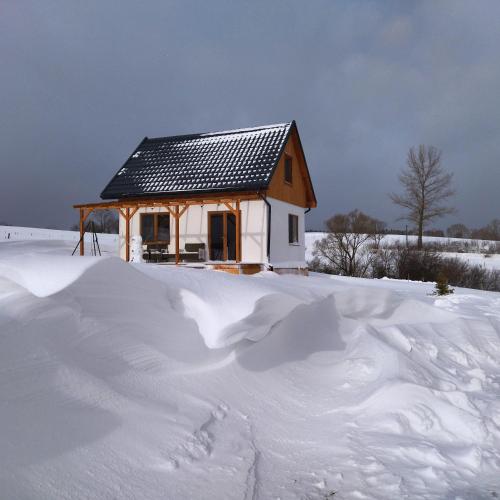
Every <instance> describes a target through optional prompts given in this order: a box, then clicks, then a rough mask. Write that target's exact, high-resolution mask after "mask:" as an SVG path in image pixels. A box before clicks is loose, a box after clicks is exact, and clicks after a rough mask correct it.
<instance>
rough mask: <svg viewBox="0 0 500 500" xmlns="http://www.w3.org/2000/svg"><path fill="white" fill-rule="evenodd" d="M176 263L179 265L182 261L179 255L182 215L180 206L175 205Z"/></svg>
mask: <svg viewBox="0 0 500 500" xmlns="http://www.w3.org/2000/svg"><path fill="white" fill-rule="evenodd" d="M174 217H175V263H176V264H179V262H180V260H181V256H180V253H179V230H180V229H179V227H180V224H179V219H180V214H179V205H175V216H174Z"/></svg>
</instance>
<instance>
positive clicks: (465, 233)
mask: <svg viewBox="0 0 500 500" xmlns="http://www.w3.org/2000/svg"><path fill="white" fill-rule="evenodd" d="M446 236H448V237H449V238H470V230H469V228H468V227H467V226H466V225H465V224H461V223H459V224H452V225H451V226H450V227H449V228H448V229H447V230H446Z"/></svg>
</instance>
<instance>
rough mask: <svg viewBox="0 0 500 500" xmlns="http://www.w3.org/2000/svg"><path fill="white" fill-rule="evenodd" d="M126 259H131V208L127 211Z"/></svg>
mask: <svg viewBox="0 0 500 500" xmlns="http://www.w3.org/2000/svg"><path fill="white" fill-rule="evenodd" d="M125 214H126V215H125V260H126V261H127V262H129V261H130V208H128V207H127V209H126V211H125Z"/></svg>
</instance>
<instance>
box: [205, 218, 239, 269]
mask: <svg viewBox="0 0 500 500" xmlns="http://www.w3.org/2000/svg"><path fill="white" fill-rule="evenodd" d="M236 238H237V236H236V216H235V215H234V214H233V213H232V212H229V211H227V212H226V211H225V212H209V213H208V245H209V252H210V260H236Z"/></svg>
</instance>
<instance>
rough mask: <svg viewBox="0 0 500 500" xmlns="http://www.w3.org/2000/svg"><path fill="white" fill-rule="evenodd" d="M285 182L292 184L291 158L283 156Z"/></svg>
mask: <svg viewBox="0 0 500 500" xmlns="http://www.w3.org/2000/svg"><path fill="white" fill-rule="evenodd" d="M285 182H287V183H288V184H291V183H292V157H291V156H285Z"/></svg>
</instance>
